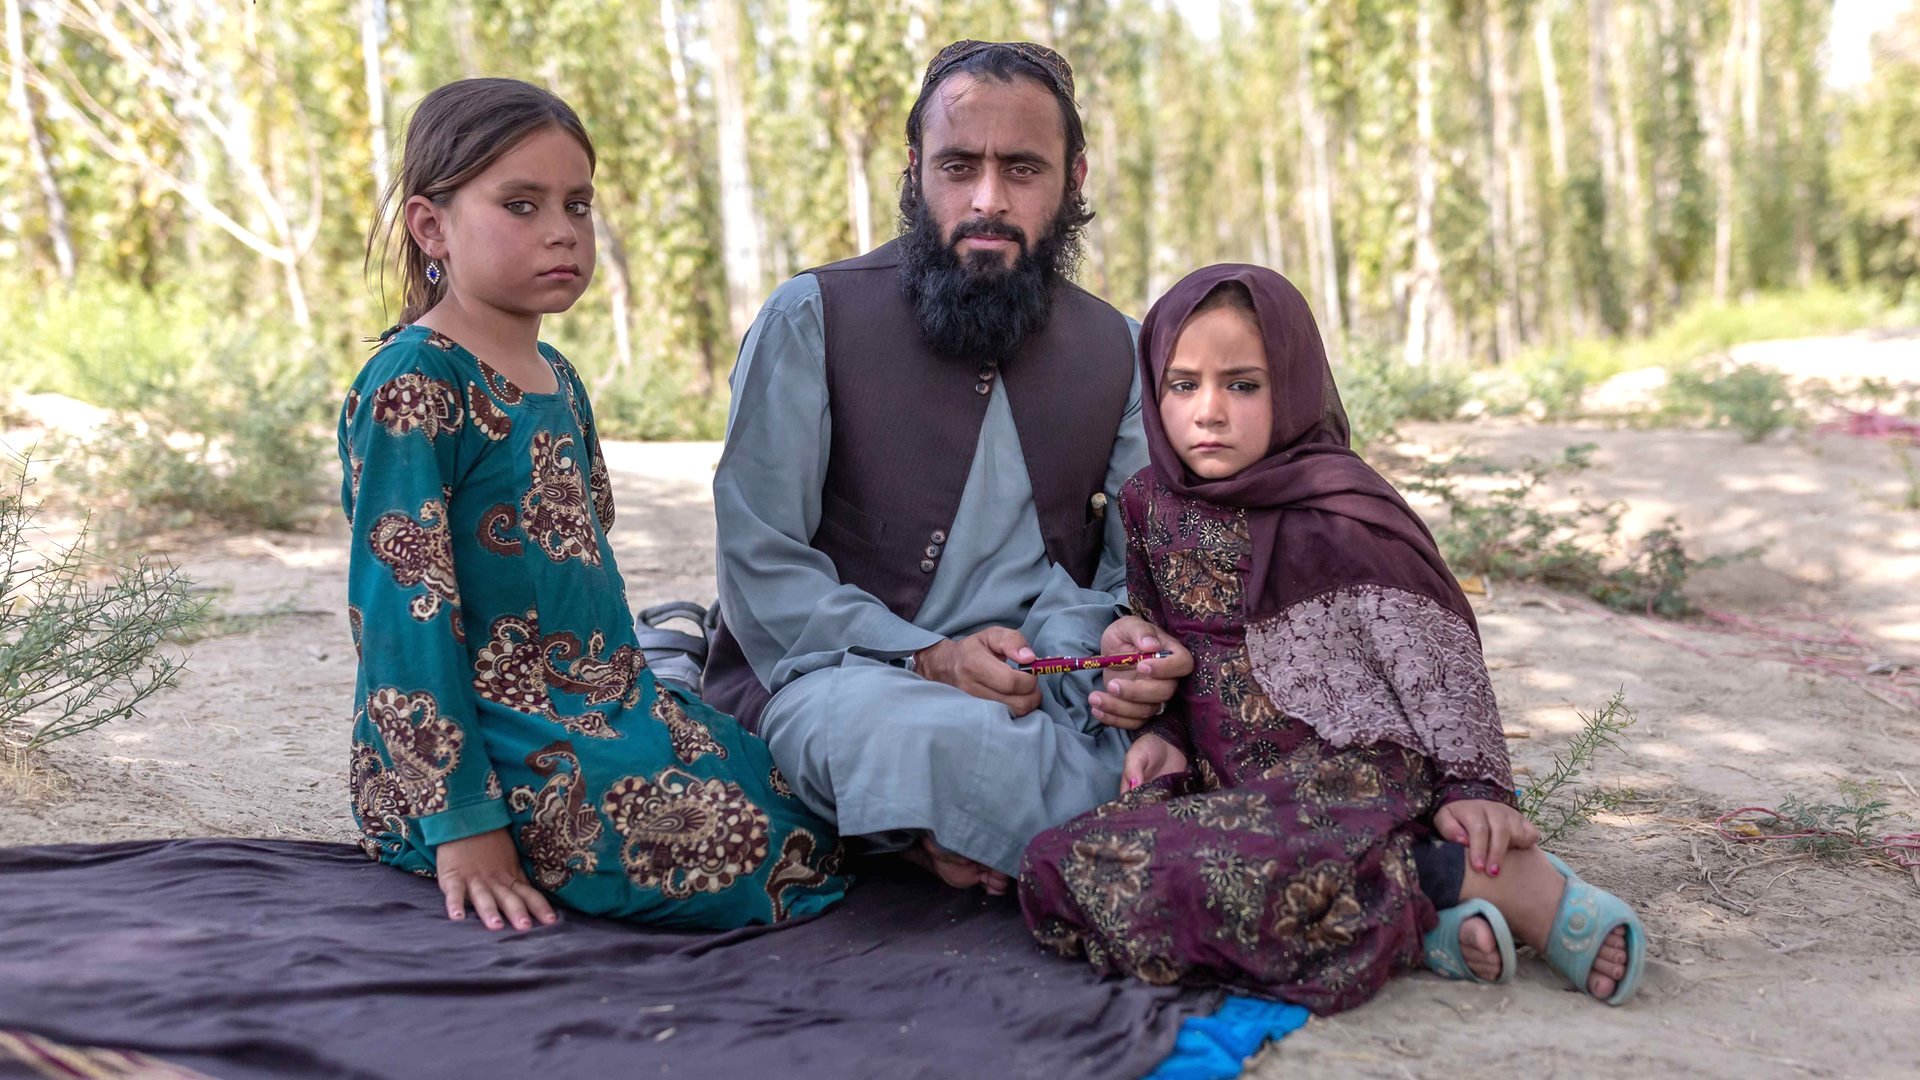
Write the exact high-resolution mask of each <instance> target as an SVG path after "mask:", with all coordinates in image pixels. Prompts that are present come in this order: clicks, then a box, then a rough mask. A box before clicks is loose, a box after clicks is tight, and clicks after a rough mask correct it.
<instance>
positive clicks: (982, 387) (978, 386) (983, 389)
mask: <svg viewBox="0 0 1920 1080" xmlns="http://www.w3.org/2000/svg"><path fill="white" fill-rule="evenodd" d="M992 389H993V387H992V386H989V385H988V384H987V383H986V382H985V381H984V380H983V381H981V382H977V383H974V384H973V392H974V393H976V394H985V393H987V392H989V391H991V390H992Z"/></svg>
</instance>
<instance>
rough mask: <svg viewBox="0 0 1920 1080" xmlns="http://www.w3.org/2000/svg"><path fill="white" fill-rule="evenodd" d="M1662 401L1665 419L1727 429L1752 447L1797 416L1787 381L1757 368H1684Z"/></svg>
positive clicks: (1786, 425) (1703, 366)
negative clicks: (1696, 422)
mask: <svg viewBox="0 0 1920 1080" xmlns="http://www.w3.org/2000/svg"><path fill="white" fill-rule="evenodd" d="M1664 398H1665V401H1664V409H1665V412H1666V413H1667V414H1668V415H1669V416H1672V417H1676V418H1679V419H1681V420H1684V421H1698V422H1702V423H1705V424H1706V425H1707V426H1708V427H1731V428H1733V429H1734V430H1735V431H1738V432H1739V433H1740V437H1741V438H1742V439H1745V440H1746V441H1747V442H1750V443H1752V442H1759V441H1761V440H1762V439H1765V438H1766V437H1767V436H1769V435H1771V434H1773V433H1774V432H1776V431H1779V430H1780V429H1782V428H1786V427H1791V426H1793V425H1794V424H1796V423H1797V422H1799V420H1800V418H1801V416H1800V410H1799V408H1798V407H1797V406H1796V405H1795V404H1794V401H1793V394H1792V392H1791V391H1790V390H1789V389H1788V387H1787V377H1786V376H1785V375H1782V374H1781V373H1779V372H1778V371H1774V370H1773V369H1771V368H1764V367H1760V366H1759V365H1757V364H1736V365H1734V366H1733V367H1731V368H1728V367H1725V366H1722V365H1696V366H1693V367H1688V368H1682V369H1680V370H1678V371H1675V372H1673V374H1672V377H1671V378H1670V379H1668V381H1667V386H1666V390H1665V394H1664Z"/></svg>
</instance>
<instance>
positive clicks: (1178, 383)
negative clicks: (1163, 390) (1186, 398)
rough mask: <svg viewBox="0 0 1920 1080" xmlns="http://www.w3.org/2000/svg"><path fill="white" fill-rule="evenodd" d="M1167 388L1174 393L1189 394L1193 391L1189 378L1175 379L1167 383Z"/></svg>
mask: <svg viewBox="0 0 1920 1080" xmlns="http://www.w3.org/2000/svg"><path fill="white" fill-rule="evenodd" d="M1167 389H1168V390H1171V391H1173V392H1174V393H1176V394H1191V393H1193V381H1192V380H1190V379H1175V380H1174V381H1173V382H1171V383H1168V384H1167Z"/></svg>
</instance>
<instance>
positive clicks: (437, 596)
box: [367, 499, 460, 625]
mask: <svg viewBox="0 0 1920 1080" xmlns="http://www.w3.org/2000/svg"><path fill="white" fill-rule="evenodd" d="M367 543H368V546H370V547H371V548H372V549H373V555H374V557H375V558H377V559H379V560H380V561H381V562H383V563H385V564H387V566H388V567H390V568H391V569H392V572H393V580H394V582H395V583H397V584H399V585H402V586H405V587H408V588H411V587H413V586H416V585H424V586H426V590H427V591H426V592H423V593H421V594H419V595H417V596H415V597H413V599H412V600H410V601H408V604H407V610H408V611H409V612H411V613H412V615H413V617H414V618H415V619H418V620H419V621H421V622H428V621H430V620H431V619H432V618H433V617H434V616H435V615H438V614H439V613H440V605H441V604H442V602H444V603H446V604H447V605H448V606H450V607H453V608H455V609H458V608H459V606H460V583H459V581H457V580H456V579H455V577H454V573H453V545H452V543H451V539H450V537H449V536H448V535H447V505H446V503H444V502H442V501H440V500H439V499H433V500H430V501H428V502H425V503H422V504H421V506H420V515H419V517H417V518H415V517H410V516H408V515H407V514H405V513H403V512H401V511H398V510H389V511H388V512H386V513H384V514H381V515H380V518H379V520H377V521H375V522H374V524H373V530H372V532H371V533H370V534H369V535H368V537H367ZM454 621H455V624H456V625H457V624H458V621H459V620H458V619H455V620H454Z"/></svg>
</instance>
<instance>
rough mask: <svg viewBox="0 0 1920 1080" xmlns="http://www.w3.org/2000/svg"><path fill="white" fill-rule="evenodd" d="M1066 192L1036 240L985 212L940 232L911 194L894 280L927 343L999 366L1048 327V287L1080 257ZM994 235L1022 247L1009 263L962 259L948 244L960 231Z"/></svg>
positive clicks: (952, 355)
mask: <svg viewBox="0 0 1920 1080" xmlns="http://www.w3.org/2000/svg"><path fill="white" fill-rule="evenodd" d="M1079 215H1080V208H1079V207H1078V206H1077V204H1076V200H1074V199H1072V198H1067V199H1063V200H1062V201H1061V205H1060V210H1059V212H1058V213H1057V214H1055V215H1054V218H1053V224H1052V226H1051V227H1050V228H1049V229H1048V230H1047V234H1046V235H1045V236H1042V237H1041V238H1040V239H1039V241H1038V242H1037V243H1029V241H1028V238H1027V236H1026V234H1025V232H1024V231H1023V230H1021V229H1018V228H1015V227H1014V226H1012V225H1008V224H1006V223H1005V222H1002V221H996V220H993V219H991V218H980V217H975V218H968V219H966V220H965V221H962V222H960V223H959V224H957V225H955V226H954V227H953V228H952V229H951V230H949V231H948V233H947V234H946V235H945V236H942V235H941V230H940V227H939V226H938V225H937V224H936V223H935V222H934V220H933V215H932V214H931V213H930V212H929V211H928V210H927V204H926V201H925V200H924V199H918V198H915V199H913V200H912V201H911V205H910V207H909V208H908V209H907V211H906V213H904V214H903V215H902V225H903V226H904V229H903V231H902V233H901V235H900V246H901V261H900V285H901V288H903V289H904V290H905V291H906V294H907V300H908V301H909V302H910V303H912V304H913V310H914V315H915V317H916V318H917V319H918V320H919V323H920V333H921V334H922V335H923V336H924V337H925V338H926V342H927V346H928V348H930V349H932V350H933V351H934V353H935V354H936V355H939V356H943V357H946V358H947V359H950V360H964V361H972V362H980V363H986V364H996V365H997V364H999V363H1001V362H1003V361H1005V360H1007V359H1009V358H1010V357H1012V356H1013V354H1014V352H1015V351H1016V350H1017V349H1019V348H1020V344H1021V343H1022V342H1023V341H1025V340H1026V339H1027V335H1029V334H1031V333H1034V332H1035V331H1037V330H1039V329H1041V328H1042V327H1044V326H1046V324H1047V319H1048V317H1049V316H1051V315H1052V313H1053V287H1054V285H1055V284H1056V283H1057V282H1059V281H1060V280H1061V279H1063V278H1065V277H1066V276H1067V275H1068V274H1070V273H1072V271H1073V268H1074V267H1075V266H1076V265H1077V264H1078V263H1079V261H1080V230H1081V229H1082V227H1083V225H1082V221H1083V218H1081V217H1080V216H1079ZM968 236H995V237H1003V238H1005V239H1008V240H1012V241H1014V242H1015V243H1017V244H1019V245H1020V254H1019V255H1018V256H1017V257H1016V258H1015V259H1014V262H1013V265H1012V266H1007V265H1005V264H1004V263H1003V262H1002V261H1001V256H1000V255H999V253H997V252H992V251H974V252H971V253H969V255H968V257H967V258H966V259H965V260H964V261H963V260H962V259H961V257H960V255H959V253H958V252H956V251H955V250H954V249H955V247H956V246H957V245H958V244H959V241H960V240H961V239H962V238H963V237H968Z"/></svg>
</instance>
